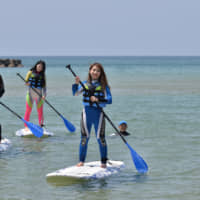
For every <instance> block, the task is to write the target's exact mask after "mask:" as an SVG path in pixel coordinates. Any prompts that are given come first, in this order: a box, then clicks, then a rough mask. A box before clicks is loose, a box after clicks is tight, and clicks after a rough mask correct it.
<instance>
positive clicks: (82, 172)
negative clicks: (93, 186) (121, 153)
mask: <svg viewBox="0 0 200 200" xmlns="http://www.w3.org/2000/svg"><path fill="white" fill-rule="evenodd" d="M100 165H101V162H100V161H93V162H88V163H84V166H82V167H77V166H71V167H67V168H64V169H59V170H57V171H55V172H52V173H49V174H47V175H46V177H47V178H56V177H57V178H58V177H66V178H75V179H101V178H106V177H108V176H110V175H113V174H116V173H118V172H119V171H120V169H122V168H124V167H125V165H124V163H123V162H122V161H113V160H109V161H108V162H107V167H106V168H101V167H100Z"/></svg>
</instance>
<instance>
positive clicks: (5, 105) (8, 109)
mask: <svg viewBox="0 0 200 200" xmlns="http://www.w3.org/2000/svg"><path fill="white" fill-rule="evenodd" d="M0 104H1V105H2V106H4V107H5V108H6V109H8V110H9V111H10V112H11V113H13V114H14V115H16V116H17V117H18V118H19V119H22V117H20V116H19V115H18V114H17V113H16V112H14V111H13V110H11V109H10V108H9V107H8V106H6V105H5V104H4V103H3V102H0Z"/></svg>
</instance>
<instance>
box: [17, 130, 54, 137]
mask: <svg viewBox="0 0 200 200" xmlns="http://www.w3.org/2000/svg"><path fill="white" fill-rule="evenodd" d="M43 130H44V132H43V136H42V137H49V136H53V135H54V134H53V133H51V132H49V131H48V130H46V129H44V128H43ZM15 134H16V136H20V137H35V136H34V134H33V133H32V132H31V130H30V129H28V131H27V130H25V128H22V129H20V130H18V131H16V133H15Z"/></svg>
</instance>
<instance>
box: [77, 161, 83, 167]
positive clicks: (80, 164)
mask: <svg viewBox="0 0 200 200" xmlns="http://www.w3.org/2000/svg"><path fill="white" fill-rule="evenodd" d="M83 165H84V163H83V162H80V163H78V164H77V165H76V166H77V167H82V166H83Z"/></svg>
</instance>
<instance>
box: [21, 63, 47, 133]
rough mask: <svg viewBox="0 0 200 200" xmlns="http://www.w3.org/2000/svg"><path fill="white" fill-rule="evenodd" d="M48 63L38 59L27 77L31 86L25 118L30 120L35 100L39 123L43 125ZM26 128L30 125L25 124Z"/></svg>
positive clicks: (28, 84) (27, 81)
mask: <svg viewBox="0 0 200 200" xmlns="http://www.w3.org/2000/svg"><path fill="white" fill-rule="evenodd" d="M45 69H46V64H45V62H44V61H42V60H40V61H38V62H37V63H36V64H35V66H34V67H33V68H31V69H30V70H29V71H28V73H27V75H26V78H25V81H26V85H27V86H29V89H28V93H27V96H26V112H25V115H24V119H25V120H26V121H29V120H30V115H31V111H32V108H33V103H34V101H35V102H36V105H37V112H38V121H39V125H40V126H41V127H43V126H44V125H43V122H44V117H43V104H44V99H45V97H46V77H45ZM34 90H36V91H37V92H38V93H39V94H40V95H38V94H37V93H36V92H35V91H34ZM24 125H25V127H26V130H28V127H27V125H26V124H24Z"/></svg>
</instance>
